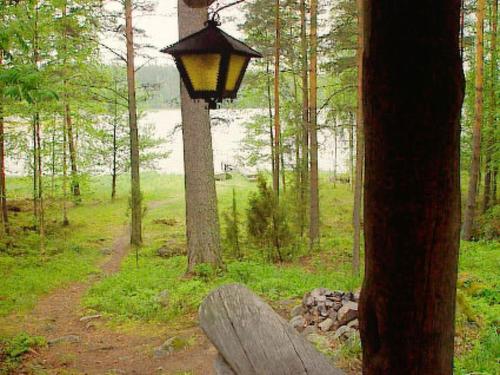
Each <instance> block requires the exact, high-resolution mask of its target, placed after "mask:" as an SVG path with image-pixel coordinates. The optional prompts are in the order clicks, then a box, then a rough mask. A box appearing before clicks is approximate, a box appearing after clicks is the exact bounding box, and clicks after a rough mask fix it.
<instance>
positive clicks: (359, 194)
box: [352, 0, 365, 276]
mask: <svg viewBox="0 0 500 375" xmlns="http://www.w3.org/2000/svg"><path fill="white" fill-rule="evenodd" d="M357 8H358V55H357V60H358V112H357V116H356V176H355V180H354V207H353V215H352V221H353V229H354V240H353V245H352V270H353V274H354V275H355V276H359V269H360V259H359V258H360V249H361V207H362V203H363V172H364V166H365V143H364V138H363V0H357Z"/></svg>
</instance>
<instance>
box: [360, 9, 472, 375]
mask: <svg viewBox="0 0 500 375" xmlns="http://www.w3.org/2000/svg"><path fill="white" fill-rule="evenodd" d="M363 6H364V9H365V11H364V16H365V38H364V59H363V61H364V63H363V70H364V72H363V88H364V98H363V110H364V119H365V124H366V126H365V128H364V132H365V140H366V182H365V215H364V216H365V238H366V271H365V281H364V285H363V291H362V296H361V301H360V314H361V319H360V328H361V337H362V342H363V358H364V363H363V374H365V375H373V374H377V375H379V374H405V375H421V374H425V375H451V374H452V373H453V341H454V328H455V327H454V320H455V299H456V296H455V294H456V278H457V258H458V249H459V235H460V171H459V160H460V157H459V156H460V147H459V142H460V111H461V107H462V102H463V95H464V77H463V71H462V62H461V58H460V48H459V31H460V0H442V1H434V0H422V1H419V2H418V3H416V2H414V1H410V0H399V1H393V0H378V1H375V0H364V3H363Z"/></svg>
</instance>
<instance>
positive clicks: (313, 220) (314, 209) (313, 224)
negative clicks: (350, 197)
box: [309, 0, 319, 249]
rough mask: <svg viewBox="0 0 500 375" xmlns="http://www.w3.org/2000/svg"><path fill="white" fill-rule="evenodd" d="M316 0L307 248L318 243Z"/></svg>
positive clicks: (314, 5) (314, 3) (314, 6)
mask: <svg viewBox="0 0 500 375" xmlns="http://www.w3.org/2000/svg"><path fill="white" fill-rule="evenodd" d="M317 73H318V1H317V0H311V73H310V77H311V92H310V95H311V99H310V102H309V106H310V111H309V116H310V119H311V120H310V139H311V185H310V186H311V208H310V222H309V248H310V249H313V247H314V246H316V245H317V244H319V170H318V115H317V105H318V82H317Z"/></svg>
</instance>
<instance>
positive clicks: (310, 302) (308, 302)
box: [303, 294, 314, 307]
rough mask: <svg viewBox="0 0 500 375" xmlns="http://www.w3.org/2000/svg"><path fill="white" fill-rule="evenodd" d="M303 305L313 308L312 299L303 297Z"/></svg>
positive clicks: (308, 296) (306, 296) (307, 296)
mask: <svg viewBox="0 0 500 375" xmlns="http://www.w3.org/2000/svg"><path fill="white" fill-rule="evenodd" d="M303 303H304V305H305V306H309V307H310V306H314V297H312V296H311V295H307V294H306V295H305V296H304V301H303Z"/></svg>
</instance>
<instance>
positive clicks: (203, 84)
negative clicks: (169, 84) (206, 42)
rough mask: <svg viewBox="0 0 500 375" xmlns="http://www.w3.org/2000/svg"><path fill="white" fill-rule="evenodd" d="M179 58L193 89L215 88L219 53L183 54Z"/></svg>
mask: <svg viewBox="0 0 500 375" xmlns="http://www.w3.org/2000/svg"><path fill="white" fill-rule="evenodd" d="M181 59H182V63H183V64H184V68H185V69H186V71H187V74H188V76H189V79H190V80H191V84H192V85H193V89H194V90H195V91H215V90H217V80H218V78H219V67H220V60H221V55H218V54H216V53H210V54H205V55H184V56H182V57H181Z"/></svg>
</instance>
